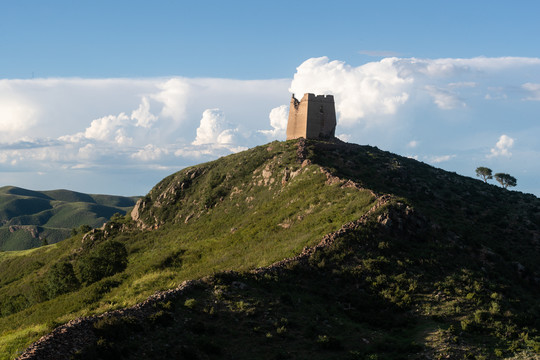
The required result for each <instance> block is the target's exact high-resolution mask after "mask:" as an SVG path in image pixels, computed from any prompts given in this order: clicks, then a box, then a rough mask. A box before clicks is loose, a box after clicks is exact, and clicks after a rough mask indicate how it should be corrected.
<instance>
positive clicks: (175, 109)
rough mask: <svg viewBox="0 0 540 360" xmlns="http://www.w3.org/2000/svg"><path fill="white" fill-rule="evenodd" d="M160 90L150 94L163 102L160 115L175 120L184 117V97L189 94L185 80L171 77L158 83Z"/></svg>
mask: <svg viewBox="0 0 540 360" xmlns="http://www.w3.org/2000/svg"><path fill="white" fill-rule="evenodd" d="M158 88H159V89H160V90H161V91H160V92H159V93H157V94H154V95H152V98H153V99H155V100H157V101H159V102H161V103H162V104H163V109H162V110H161V116H164V117H170V118H172V119H174V120H175V121H182V120H183V119H184V117H185V111H186V98H187V96H188V94H189V85H188V83H187V81H185V80H183V79H180V78H172V79H170V80H167V81H165V82H164V83H160V84H158Z"/></svg>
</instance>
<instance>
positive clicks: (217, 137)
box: [192, 109, 237, 145]
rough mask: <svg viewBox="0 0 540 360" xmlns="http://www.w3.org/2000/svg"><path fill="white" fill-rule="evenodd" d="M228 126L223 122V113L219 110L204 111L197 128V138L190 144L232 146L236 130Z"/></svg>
mask: <svg viewBox="0 0 540 360" xmlns="http://www.w3.org/2000/svg"><path fill="white" fill-rule="evenodd" d="M230 126H231V125H230V124H228V123H227V121H226V120H225V115H224V114H223V111H221V110H220V109H206V110H205V111H204V112H203V115H202V119H201V122H200V125H199V127H198V128H197V137H196V138H195V140H194V141H193V142H192V144H193V145H209V144H212V145H233V143H234V133H235V132H236V131H237V130H236V129H235V128H231V127H230Z"/></svg>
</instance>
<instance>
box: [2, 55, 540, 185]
mask: <svg viewBox="0 0 540 360" xmlns="http://www.w3.org/2000/svg"><path fill="white" fill-rule="evenodd" d="M306 92H312V93H316V94H333V95H334V97H335V100H336V111H337V117H338V127H337V132H336V133H337V134H338V137H339V138H341V139H343V140H345V141H349V142H355V143H363V144H366V143H367V144H371V145H376V146H378V147H380V148H383V149H385V150H389V151H393V152H396V153H399V154H402V155H406V156H410V157H413V158H417V159H423V160H425V161H427V162H429V163H432V164H441V166H445V168H447V169H449V170H453V171H458V172H460V173H462V174H468V172H470V171H473V170H471V169H475V168H476V167H477V166H481V165H483V164H480V163H478V162H481V161H489V162H500V163H501V164H503V162H504V161H507V160H508V159H509V158H510V156H511V155H513V156H512V159H521V158H522V157H523V156H516V155H520V154H524V153H526V154H527V156H528V158H529V162H528V163H529V164H530V161H531V160H530V159H539V160H540V156H539V155H538V154H540V149H539V146H540V145H538V142H537V141H536V140H535V139H536V138H537V137H538V136H539V135H540V134H538V131H539V128H538V125H537V123H538V116H537V114H538V113H539V110H540V59H537V58H518V57H502V58H484V57H478V58H471V59H452V58H447V59H417V58H397V57H388V58H383V59H381V60H380V61H373V62H368V63H365V64H362V65H358V66H353V65H350V64H347V63H345V62H343V61H339V60H330V59H328V58H327V57H319V58H311V59H308V60H306V61H304V62H303V63H302V64H300V65H299V66H298V68H297V70H296V73H295V74H294V76H293V78H292V79H272V80H234V79H212V78H197V79H193V78H182V77H169V78H147V79H76V78H70V79H33V80H9V79H4V80H0V171H2V174H3V179H4V181H5V183H4V184H3V185H8V184H15V185H19V186H26V187H29V188H60V187H66V188H72V189H75V190H82V191H94V192H109V193H111V192H115V193H122V194H143V193H145V192H146V191H148V190H149V189H150V187H151V186H153V185H154V184H155V182H156V181H157V180H159V179H161V178H162V177H163V176H164V175H166V174H167V173H170V172H173V171H175V170H179V169H180V168H182V167H185V166H188V165H193V164H195V163H199V162H202V161H206V160H211V159H215V158H216V157H218V156H223V155H227V154H230V153H231V152H236V151H241V150H243V149H246V148H249V147H252V146H255V145H260V144H264V143H266V142H268V141H271V140H275V139H277V140H284V139H285V132H286V127H287V117H288V111H289V109H288V104H289V101H290V96H291V93H295V94H296V96H297V97H298V98H299V97H301V96H302V95H303V94H304V93H306ZM518 112H519V116H516V113H518ZM501 134H512V137H514V136H517V137H518V138H519V139H520V141H519V143H517V142H516V141H515V140H514V139H513V138H511V137H510V136H508V135H502V136H501ZM535 134H536V135H535ZM497 138H498V139H499V140H498V142H497V143H496V144H495V145H493V139H497ZM489 139H492V140H489ZM410 152H414V153H413V154H410ZM441 154H443V155H441ZM445 154H451V155H445ZM489 165H493V164H491V163H490V164H489ZM504 165H505V166H510V170H507V171H509V172H510V171H511V170H512V169H515V170H517V171H521V170H519V169H523V171H525V167H526V166H528V165H527V163H526V162H521V163H520V162H519V161H517V160H515V161H514V162H513V163H512V164H508V163H504ZM520 166H521V167H520ZM494 167H495V166H494ZM529 167H530V166H529ZM539 171H540V170H539ZM59 174H61V176H59ZM133 174H139V176H140V178H134V177H133ZM141 174H142V175H141ZM149 174H150V175H149ZM151 174H155V175H151ZM528 174H529V175H527V176H531V179H532V178H533V175H534V174H533V173H532V172H531V171H530V170H529V172H528ZM473 175H474V174H473ZM538 176H540V173H539V174H536V178H537V177H538ZM98 177H99V179H98ZM92 179H93V180H92ZM101 179H103V180H101ZM107 179H109V180H107ZM119 179H121V181H119ZM128 179H129V180H128ZM58 181H64V182H63V183H58ZM122 182H123V184H122ZM531 182H532V180H531ZM117 183H119V184H120V185H114V184H117ZM126 183H129V184H131V185H130V186H125V184H126ZM36 184H38V185H36ZM88 184H91V185H94V184H96V185H95V186H96V188H95V189H94V190H92V189H88V188H87V186H88ZM526 184H527V181H523V180H521V181H520V185H522V186H526ZM106 186H110V187H109V188H106ZM108 189H110V190H108ZM538 193H539V194H540V189H538Z"/></svg>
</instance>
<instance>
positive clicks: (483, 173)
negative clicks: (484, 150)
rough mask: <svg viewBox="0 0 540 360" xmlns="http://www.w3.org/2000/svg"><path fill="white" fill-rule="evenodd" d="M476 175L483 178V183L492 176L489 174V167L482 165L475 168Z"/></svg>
mask: <svg viewBox="0 0 540 360" xmlns="http://www.w3.org/2000/svg"><path fill="white" fill-rule="evenodd" d="M476 176H478V177H481V178H483V179H484V182H485V183H487V181H488V180H489V179H493V176H491V169H490V168H487V167H484V166H480V167H477V168H476Z"/></svg>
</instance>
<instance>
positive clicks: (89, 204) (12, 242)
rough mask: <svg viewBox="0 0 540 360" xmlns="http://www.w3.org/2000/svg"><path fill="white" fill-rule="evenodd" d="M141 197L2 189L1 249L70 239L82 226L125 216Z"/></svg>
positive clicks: (21, 248)
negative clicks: (75, 230) (72, 233)
mask: <svg viewBox="0 0 540 360" xmlns="http://www.w3.org/2000/svg"><path fill="white" fill-rule="evenodd" d="M136 200H137V198H134V197H124V196H113V195H88V194H83V193H79V192H75V191H69V190H51V191H32V190H27V189H22V188H18V187H14V186H5V187H2V188H0V224H1V226H0V250H24V249H30V248H34V247H37V246H41V245H42V244H43V243H44V242H46V243H49V244H53V243H56V242H58V241H61V240H64V239H65V238H67V237H69V236H70V234H71V231H72V229H74V228H78V227H80V226H81V225H88V226H90V227H99V226H102V225H103V224H104V223H105V222H106V221H107V220H108V219H109V218H110V217H111V216H112V215H113V214H115V213H120V214H125V213H126V211H129V210H130V209H131V207H133V205H134V204H135V201H136Z"/></svg>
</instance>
